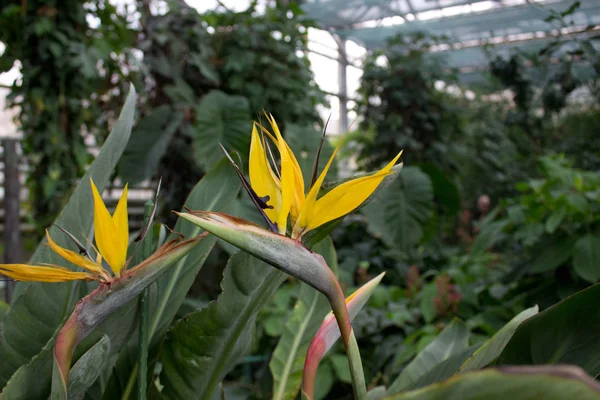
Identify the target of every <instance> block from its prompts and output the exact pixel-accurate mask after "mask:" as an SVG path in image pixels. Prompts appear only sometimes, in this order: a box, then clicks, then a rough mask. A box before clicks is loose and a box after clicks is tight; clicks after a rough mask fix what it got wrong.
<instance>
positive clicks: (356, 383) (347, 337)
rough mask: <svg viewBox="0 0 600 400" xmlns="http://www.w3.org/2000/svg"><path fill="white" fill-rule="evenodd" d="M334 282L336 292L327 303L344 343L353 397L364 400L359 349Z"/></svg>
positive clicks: (344, 304)
mask: <svg viewBox="0 0 600 400" xmlns="http://www.w3.org/2000/svg"><path fill="white" fill-rule="evenodd" d="M335 284H336V286H337V288H336V289H337V290H336V291H337V293H335V294H333V295H332V296H329V303H330V304H331V309H332V310H333V315H335V319H336V321H337V323H338V326H339V328H340V333H341V334H342V342H343V343H344V347H345V349H346V355H347V356H348V364H349V366H350V375H351V376H352V389H353V391H354V398H355V399H357V400H366V398H367V387H366V384H365V375H364V372H363V367H362V360H361V357H360V351H359V350H358V344H357V343H356V337H355V336H354V331H353V330H352V324H351V322H350V316H349V315H348V308H347V307H346V299H345V298H344V293H343V292H342V288H341V287H340V285H339V283H338V281H337V280H335Z"/></svg>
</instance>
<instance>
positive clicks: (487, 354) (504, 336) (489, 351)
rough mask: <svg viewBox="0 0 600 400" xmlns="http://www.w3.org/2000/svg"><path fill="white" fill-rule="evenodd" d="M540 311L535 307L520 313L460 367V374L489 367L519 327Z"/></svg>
mask: <svg viewBox="0 0 600 400" xmlns="http://www.w3.org/2000/svg"><path fill="white" fill-rule="evenodd" d="M538 311H539V307H538V306H533V307H531V308H528V309H527V310H525V311H522V312H520V313H519V315H517V316H515V317H514V318H513V319H511V320H510V321H509V322H508V323H507V324H506V325H504V326H503V327H502V328H501V329H500V330H499V331H498V332H496V333H495V334H494V336H492V337H491V338H490V339H488V340H486V341H485V342H484V343H483V344H482V345H481V347H479V348H478V349H477V350H476V351H475V353H473V355H472V356H471V357H469V358H468V359H467V360H466V361H465V362H464V363H463V365H462V366H461V367H460V372H467V371H473V370H477V369H481V368H483V367H486V366H488V365H489V364H490V363H491V362H492V361H494V360H496V358H498V356H499V355H500V353H502V350H504V347H506V345H507V344H508V341H509V340H510V338H511V337H512V336H513V334H514V333H515V331H516V330H517V328H518V327H519V325H521V323H522V322H523V321H525V320H527V319H528V318H531V317H533V316H534V315H536V314H537V313H538Z"/></svg>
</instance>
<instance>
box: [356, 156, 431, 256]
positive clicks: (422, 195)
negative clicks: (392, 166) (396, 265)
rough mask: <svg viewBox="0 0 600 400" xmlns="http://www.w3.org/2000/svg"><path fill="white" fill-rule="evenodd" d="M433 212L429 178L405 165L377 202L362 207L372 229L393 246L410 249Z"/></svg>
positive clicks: (383, 190)
mask: <svg viewBox="0 0 600 400" xmlns="http://www.w3.org/2000/svg"><path fill="white" fill-rule="evenodd" d="M432 211H433V187H432V185H431V181H430V180H429V177H428V176H427V175H426V174H424V173H423V172H421V171H420V170H419V169H418V168H415V167H405V168H403V169H402V170H401V171H400V173H399V174H398V177H397V178H396V179H395V180H394V181H392V182H391V183H390V185H389V186H388V187H386V188H385V189H382V191H381V193H380V194H379V195H378V198H377V201H373V202H370V203H369V204H367V205H366V206H365V207H364V208H363V212H364V214H365V215H366V216H367V218H368V219H369V226H368V228H369V231H370V232H371V233H372V234H373V235H375V236H376V237H381V239H382V240H383V241H384V242H385V243H386V244H387V245H388V246H390V247H392V248H395V249H399V250H405V251H406V250H408V249H409V248H410V247H411V246H413V245H415V244H417V243H418V242H419V240H421V237H422V236H423V226H424V224H425V223H426V222H427V221H428V219H429V217H430V216H431V213H432Z"/></svg>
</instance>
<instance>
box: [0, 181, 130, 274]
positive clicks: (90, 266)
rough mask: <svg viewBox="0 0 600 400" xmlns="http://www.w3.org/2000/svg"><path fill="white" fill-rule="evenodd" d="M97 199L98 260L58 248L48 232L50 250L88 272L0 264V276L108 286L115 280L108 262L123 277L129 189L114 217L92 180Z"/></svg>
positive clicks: (96, 239)
mask: <svg viewBox="0 0 600 400" xmlns="http://www.w3.org/2000/svg"><path fill="white" fill-rule="evenodd" d="M90 184H91V187H92V194H93V197H94V238H95V241H96V246H97V248H96V247H94V249H95V251H96V254H97V255H96V259H95V260H93V259H91V258H88V257H86V256H84V255H82V254H79V253H77V252H75V251H72V250H68V249H65V248H63V247H61V246H59V245H58V244H56V242H55V241H54V240H52V237H50V233H49V232H48V230H46V239H47V241H48V246H49V247H50V248H51V249H52V251H54V252H55V253H56V254H58V255H59V256H61V257H62V258H64V259H65V260H67V261H68V262H70V263H72V264H74V265H77V266H78V267H81V268H83V269H84V270H86V271H87V272H82V271H72V270H70V269H67V268H64V267H61V266H58V265H52V264H50V265H30V264H0V274H3V275H6V276H8V277H9V278H12V279H15V280H18V281H37V282H65V281H71V280H80V279H81V280H95V281H98V282H109V281H111V280H112V279H113V277H111V275H110V274H109V273H108V271H107V270H106V269H105V268H104V267H103V265H102V260H103V259H104V260H106V263H107V264H108V265H109V267H110V269H111V270H112V272H113V274H114V276H115V277H119V276H120V275H121V270H122V269H123V267H124V266H125V263H126V259H127V247H128V244H129V222H128V213H127V185H125V189H124V190H123V193H122V194H121V198H120V199H119V202H118V203H117V207H116V209H115V212H114V214H113V215H110V212H109V211H108V209H107V208H106V205H105V204H104V201H103V200H102V196H101V195H100V193H99V192H98V189H97V188H96V185H95V184H94V181H92V179H91V178H90Z"/></svg>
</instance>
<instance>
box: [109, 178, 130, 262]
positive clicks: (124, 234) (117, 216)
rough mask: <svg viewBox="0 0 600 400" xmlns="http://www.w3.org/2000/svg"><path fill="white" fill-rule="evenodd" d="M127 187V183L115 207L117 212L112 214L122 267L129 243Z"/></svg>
mask: <svg viewBox="0 0 600 400" xmlns="http://www.w3.org/2000/svg"><path fill="white" fill-rule="evenodd" d="M127 187H128V185H127V184H125V188H123V193H121V198H120V199H119V202H118V203H117V207H116V208H115V213H114V214H113V216H112V219H113V222H114V225H115V229H116V232H115V234H116V236H117V237H118V239H119V240H118V244H119V253H118V256H119V260H120V261H119V262H118V263H119V264H120V265H121V267H123V265H125V261H126V260H127V247H128V245H129V215H128V213H127Z"/></svg>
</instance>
